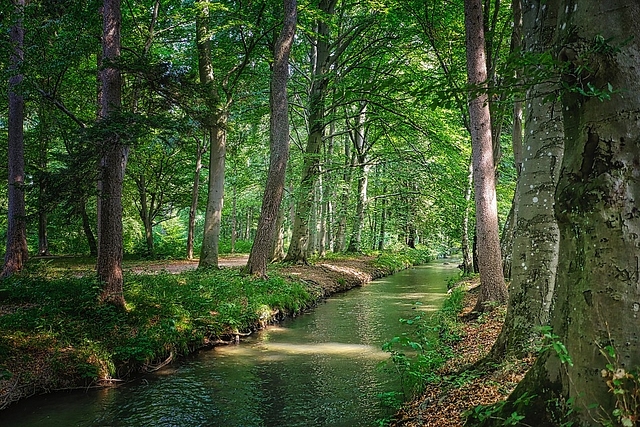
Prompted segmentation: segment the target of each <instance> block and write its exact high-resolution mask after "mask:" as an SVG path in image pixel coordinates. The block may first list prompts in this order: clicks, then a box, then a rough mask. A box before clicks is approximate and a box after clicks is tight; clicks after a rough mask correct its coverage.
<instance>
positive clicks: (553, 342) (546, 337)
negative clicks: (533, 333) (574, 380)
mask: <svg viewBox="0 0 640 427" xmlns="http://www.w3.org/2000/svg"><path fill="white" fill-rule="evenodd" d="M539 329H540V332H541V334H542V344H541V348H540V351H548V350H553V351H554V352H555V353H556V354H557V356H558V358H559V359H560V362H562V363H566V364H567V365H569V366H573V361H572V360H571V356H570V355H569V351H568V350H567V348H566V347H565V345H564V344H563V343H562V341H560V337H559V336H558V335H556V334H554V333H553V331H552V329H551V327H550V326H541V327H540V328H539Z"/></svg>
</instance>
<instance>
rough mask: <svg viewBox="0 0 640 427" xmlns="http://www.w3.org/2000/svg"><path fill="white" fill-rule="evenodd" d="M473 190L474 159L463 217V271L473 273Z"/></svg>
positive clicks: (470, 165)
mask: <svg viewBox="0 0 640 427" xmlns="http://www.w3.org/2000/svg"><path fill="white" fill-rule="evenodd" d="M472 192H473V161H470V162H469V175H468V178H467V188H466V190H465V192H464V216H463V218H462V243H461V249H462V272H463V273H464V274H465V275H468V274H471V273H473V272H474V270H473V264H474V263H473V261H474V257H473V247H472V245H470V244H469V217H470V216H471V194H472Z"/></svg>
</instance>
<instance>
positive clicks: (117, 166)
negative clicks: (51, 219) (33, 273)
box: [97, 0, 127, 308]
mask: <svg viewBox="0 0 640 427" xmlns="http://www.w3.org/2000/svg"><path fill="white" fill-rule="evenodd" d="M103 15H104V16H103V36H102V59H103V61H104V62H105V64H106V65H105V67H104V68H103V69H102V71H101V73H100V79H101V82H102V106H101V117H100V119H101V120H109V119H110V118H112V117H113V115H114V113H118V112H119V110H120V107H121V105H122V78H121V75H120V70H118V69H117V68H115V67H114V66H113V65H112V64H113V63H114V62H117V61H118V59H119V57H120V25H121V22H122V17H121V14H120V0H105V1H104V4H103ZM102 150H103V156H102V161H101V170H100V172H101V174H100V181H101V183H102V192H101V194H100V215H101V217H100V233H99V235H100V241H99V247H98V262H97V270H98V278H99V280H100V281H101V282H102V283H103V289H102V293H101V295H100V299H101V300H102V301H104V302H108V303H111V304H114V305H116V306H119V307H122V308H124V303H125V301H124V296H123V291H122V286H123V278H122V255H123V243H122V183H123V179H124V170H125V167H126V161H127V149H126V147H125V146H123V145H122V143H121V141H120V137H119V135H118V133H117V132H113V133H110V134H108V135H107V136H106V137H105V140H104V142H103V147H102Z"/></svg>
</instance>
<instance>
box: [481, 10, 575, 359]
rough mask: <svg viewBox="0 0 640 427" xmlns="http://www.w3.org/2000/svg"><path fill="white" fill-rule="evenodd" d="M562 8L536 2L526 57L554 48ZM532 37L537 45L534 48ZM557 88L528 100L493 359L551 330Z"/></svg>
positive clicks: (521, 350)
mask: <svg viewBox="0 0 640 427" xmlns="http://www.w3.org/2000/svg"><path fill="white" fill-rule="evenodd" d="M558 3H559V0H549V1H546V2H545V3H544V5H545V6H546V7H544V8H542V7H541V6H542V4H541V3H539V2H536V3H535V5H536V7H533V8H531V7H530V8H528V9H527V10H526V13H525V15H524V32H525V33H526V34H529V38H528V40H527V45H526V46H525V47H526V49H527V51H529V52H533V53H539V54H541V53H543V52H545V51H547V50H549V49H551V48H552V47H553V43H554V42H555V40H554V39H555V33H556V31H555V30H556V26H557V22H558V21H557V19H558V16H557V8H558ZM534 35H535V36H534ZM533 37H535V38H536V43H535V44H532V43H531V41H532V40H531V39H532V38H533ZM558 83H559V82H557V81H556V82H553V81H547V82H541V83H538V84H536V85H534V86H533V87H532V88H531V89H530V90H529V93H528V94H527V98H526V99H527V118H526V129H527V133H526V135H525V141H524V147H525V150H523V154H522V159H521V162H522V164H521V172H520V174H519V175H520V177H519V180H518V183H517V187H516V195H517V198H516V200H515V209H514V218H515V220H516V223H515V232H514V241H513V254H512V259H513V265H512V281H511V285H510V288H509V305H508V309H507V316H506V319H505V323H504V326H503V328H502V331H501V333H500V336H499V337H498V339H497V341H496V343H495V344H494V346H493V348H492V351H491V353H490V356H489V357H490V358H493V359H495V360H500V359H502V358H503V357H511V356H515V357H519V356H523V355H524V354H526V353H527V352H530V351H532V345H533V343H534V340H535V339H536V338H537V337H538V336H539V332H538V331H539V327H541V326H545V325H548V324H549V313H550V310H551V304H552V298H553V294H554V290H555V280H556V270H557V266H558V242H559V231H558V225H557V222H556V219H555V216H554V212H553V209H554V206H555V196H554V191H555V188H556V186H557V184H558V179H559V175H560V165H561V163H562V153H563V150H564V144H563V122H562V111H561V106H560V105H558V103H557V102H555V101H554V100H551V101H546V102H545V99H544V98H548V97H549V94H550V93H553V92H554V91H555V90H556V88H557V86H558Z"/></svg>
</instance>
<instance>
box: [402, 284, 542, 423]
mask: <svg viewBox="0 0 640 427" xmlns="http://www.w3.org/2000/svg"><path fill="white" fill-rule="evenodd" d="M478 285H479V278H478V277H475V278H473V279H466V280H465V281H463V282H462V283H460V284H459V286H462V287H463V288H464V289H466V293H465V296H464V308H463V309H462V311H461V313H460V314H459V316H458V321H459V322H460V325H459V326H460V329H461V334H460V335H461V339H460V340H459V341H458V342H456V343H455V344H454V345H453V346H452V349H451V350H452V352H453V357H452V358H450V359H449V360H448V361H447V362H446V363H445V364H444V366H442V367H441V368H440V369H439V370H438V372H437V375H436V376H435V378H436V379H435V380H434V381H431V382H429V383H428V384H426V386H425V388H424V391H423V392H422V393H421V394H420V395H419V396H417V397H416V398H415V399H413V400H412V401H410V402H408V403H406V404H405V405H404V406H403V407H402V409H401V410H400V411H399V412H398V413H397V414H396V416H395V418H394V420H393V421H392V422H391V423H390V426H391V427H419V426H432V427H460V426H463V425H464V423H465V419H466V416H467V414H468V413H470V412H471V413H474V414H476V415H478V414H479V415H480V417H482V416H483V414H486V416H489V415H490V409H488V408H487V407H490V406H491V405H494V404H497V403H499V402H501V401H504V400H505V399H506V398H507V396H508V395H509V394H510V393H511V391H513V390H514V389H515V387H516V385H517V384H518V383H519V382H520V380H521V379H522V378H523V377H524V375H525V374H526V372H527V370H528V369H529V368H530V367H531V366H532V365H533V362H534V361H535V357H534V356H530V357H528V358H527V359H524V360H513V361H510V362H509V363H503V364H501V365H498V366H494V367H491V368H488V367H483V368H480V369H476V368H475V367H474V364H475V363H476V362H478V361H479V360H481V359H482V358H483V357H484V356H486V355H487V353H488V352H489V350H490V349H491V347H492V345H493V343H494V342H495V340H496V338H497V337H498V335H499V333H500V329H501V328H502V324H503V323H504V316H505V314H506V305H503V306H498V307H496V308H495V309H494V310H492V311H491V312H489V313H485V314H483V315H481V316H480V317H478V318H470V317H469V316H467V314H469V313H470V312H471V311H472V310H473V308H474V307H475V305H476V300H477V289H478ZM505 425H511V424H505ZM514 425H515V424H514Z"/></svg>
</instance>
